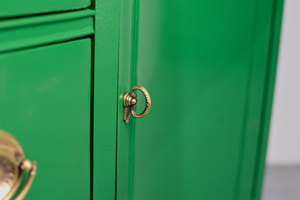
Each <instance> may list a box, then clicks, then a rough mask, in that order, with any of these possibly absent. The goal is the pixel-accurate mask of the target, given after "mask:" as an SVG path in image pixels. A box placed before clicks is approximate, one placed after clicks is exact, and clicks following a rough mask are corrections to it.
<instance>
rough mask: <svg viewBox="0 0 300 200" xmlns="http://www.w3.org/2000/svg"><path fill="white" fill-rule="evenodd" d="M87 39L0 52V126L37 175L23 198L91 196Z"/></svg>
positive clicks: (89, 45)
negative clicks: (15, 139) (30, 163)
mask: <svg viewBox="0 0 300 200" xmlns="http://www.w3.org/2000/svg"><path fill="white" fill-rule="evenodd" d="M90 77H91V41H90V39H82V40H78V41H73V42H65V43H61V44H54V45H49V46H44V47H37V48H32V49H28V50H20V51H16V52H8V53H3V54H1V55H0V112H1V115H0V127H1V129H4V130H6V131H8V132H10V133H11V134H13V135H14V136H15V137H16V138H17V140H18V141H19V142H20V144H21V146H22V147H23V150H24V153H25V156H26V158H28V159H30V160H35V161H37V175H36V178H35V180H34V182H33V185H32V187H31V190H30V191H29V193H28V195H27V197H26V199H30V200H41V199H43V200H48V199H49V200H50V199H51V200H58V199H64V200H67V199H69V200H74V199H83V200H84V199H90V92H91V91H90V84H91V78H90Z"/></svg>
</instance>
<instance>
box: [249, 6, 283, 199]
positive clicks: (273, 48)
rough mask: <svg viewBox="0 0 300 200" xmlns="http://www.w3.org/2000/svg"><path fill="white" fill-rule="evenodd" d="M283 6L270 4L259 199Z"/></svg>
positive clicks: (256, 178) (257, 167) (256, 189)
mask: <svg viewBox="0 0 300 200" xmlns="http://www.w3.org/2000/svg"><path fill="white" fill-rule="evenodd" d="M283 7H284V0H274V2H273V6H272V10H273V13H272V23H271V34H270V44H269V48H268V49H269V51H268V52H269V54H268V62H267V73H266V80H265V82H266V84H265V88H264V101H263V110H262V116H261V117H262V122H261V125H260V134H259V140H258V145H257V156H256V163H255V171H254V179H253V183H254V184H253V188H252V198H253V199H255V200H259V199H260V198H261V191H262V186H263V176H264V170H265V160H266V151H267V144H268V136H269V127H270V121H271V111H272V101H273V94H274V86H275V78H276V66H277V59H278V51H279V43H280V42H279V41H280V33H281V31H280V30H281V23H282V13H283Z"/></svg>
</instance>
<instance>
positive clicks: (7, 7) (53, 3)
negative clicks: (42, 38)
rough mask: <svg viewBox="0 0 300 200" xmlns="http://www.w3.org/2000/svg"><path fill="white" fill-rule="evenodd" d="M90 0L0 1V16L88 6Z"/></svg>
mask: <svg viewBox="0 0 300 200" xmlns="http://www.w3.org/2000/svg"><path fill="white" fill-rule="evenodd" d="M90 4H91V1H90V0H81V1H77V0H63V1H61V0H43V1H40V0H30V1H23V0H13V1H12V0H4V1H0V17H1V18H2V17H15V16H22V15H32V14H39V13H49V12H58V11H65V10H75V9H82V8H87V7H89V6H90Z"/></svg>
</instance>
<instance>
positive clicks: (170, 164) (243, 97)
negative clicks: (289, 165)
mask: <svg viewBox="0 0 300 200" xmlns="http://www.w3.org/2000/svg"><path fill="white" fill-rule="evenodd" d="M282 8H283V0H265V1H259V0H245V1H240V0H229V1H222V0H212V1H204V0H187V1H174V0H172V1H171V0H122V1H121V0H94V1H89V0H81V1H78V0H65V1H59V0H52V1H49V0H45V1H37V0H28V1H26V3H24V2H23V1H20V0H15V1H1V3H0V129H2V130H5V131H6V132H9V133H11V134H12V135H13V136H14V137H15V138H16V139H17V140H18V141H19V143H20V145H21V146H22V149H23V150H24V153H25V157H26V158H27V159H29V160H35V161H36V162H37V173H36V176H35V179H34V181H33V184H32V186H31V188H30V190H29V192H28V194H27V196H26V199H28V200H48V199H49V200H50V199H51V200H52V199H55V200H57V199H62V200H67V199H68V200H75V199H79V200H85V199H94V200H98V199H100V200H102V199H103V200H115V199H116V200H220V199H223V200H250V199H251V200H254V199H255V200H259V199H260V193H261V187H262V179H263V172H264V160H265V152H266V146H267V138H268V129H269V122H270V113H271V108H272V97H273V88H274V82H275V72H276V61H277V52H278V46H279V35H280V24H281V15H282ZM135 85H141V86H143V87H144V88H146V89H147V91H148V92H149V94H150V97H151V102H152V104H151V110H150V111H149V110H147V111H149V113H148V114H147V115H146V116H145V117H143V118H135V117H133V116H131V117H130V118H129V120H128V123H126V122H125V121H124V112H125V108H124V96H125V93H126V92H129V91H130V90H131V88H132V87H133V86H135ZM135 93H136V94H137V98H136V99H137V100H138V102H137V104H136V108H133V107H132V108H131V109H133V110H136V112H137V113H141V112H142V111H143V110H144V108H145V107H147V106H149V105H150V104H149V101H145V100H144V99H145V98H144V97H143V96H144V94H143V93H142V92H140V91H135ZM128 113H129V112H128ZM128 113H127V114H128ZM129 116H130V114H129ZM2 143H3V141H2ZM0 145H1V141H0ZM0 150H1V148H0ZM0 154H1V152H0ZM1 155H2V154H1ZM1 155H0V157H1ZM1 159H2V158H1ZM1 159H0V160H1ZM0 164H1V162H0ZM20 169H21V168H20ZM1 170H2V171H1ZM0 171H1V173H0V178H1V181H2V182H1V183H0V193H1V197H2V196H3V195H5V194H4V193H3V191H4V189H3V187H4V182H3V181H4V175H3V174H5V173H4V171H5V169H4V167H3V165H0ZM27 176H28V174H27ZM27 176H26V174H25V177H24V178H23V182H22V184H21V186H20V188H22V187H23V186H24V185H25V186H26V183H25V180H26V178H27ZM20 190H21V189H20ZM16 193H18V192H16Z"/></svg>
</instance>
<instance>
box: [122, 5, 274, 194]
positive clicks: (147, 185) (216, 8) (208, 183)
mask: <svg viewBox="0 0 300 200" xmlns="http://www.w3.org/2000/svg"><path fill="white" fill-rule="evenodd" d="M137 2H139V11H138V13H139V15H135V16H138V20H136V21H139V24H138V26H137V25H133V27H134V28H137V30H138V31H136V32H135V33H134V34H133V35H134V36H136V35H139V36H138V37H137V38H136V41H134V42H133V45H135V44H137V45H138V48H137V53H135V49H134V50H133V51H132V52H133V55H132V57H135V58H133V59H132V60H133V61H132V62H131V66H133V67H132V68H133V69H132V73H131V76H132V77H131V79H132V80H131V82H129V81H127V82H126V83H124V82H125V81H123V82H121V81H122V80H125V79H124V77H122V76H123V74H125V73H120V77H121V78H120V80H121V81H120V83H121V86H120V87H119V88H121V89H120V94H119V95H122V94H124V90H123V88H125V86H126V87H128V85H131V87H132V86H133V85H141V86H143V87H145V88H146V89H147V90H148V92H149V93H150V96H151V100H152V106H151V110H150V112H149V113H148V115H147V116H145V117H144V118H142V119H133V117H131V118H130V122H129V125H125V123H124V121H121V120H123V119H122V118H121V117H122V116H123V113H119V116H121V117H119V131H118V134H119V135H118V156H117V157H118V175H117V178H118V179H117V181H118V182H117V197H118V200H121V199H135V200H140V199H142V200H153V199H155V200H169V199H170V200H171V199H172V200H182V199H195V200H196V199H197V200H198V199H204V200H216V199H226V200H235V199H246V198H239V197H240V196H245V197H247V198H248V199H250V192H251V184H252V179H251V178H252V177H253V172H254V158H253V157H247V158H244V157H243V155H245V152H246V151H247V152H251V153H249V154H251V155H255V152H256V148H257V137H258V135H259V127H260V116H261V113H262V112H261V109H260V108H261V107H262V102H263V95H262V92H260V91H263V88H264V87H265V85H264V84H265V82H264V80H259V81H258V80H255V81H254V82H251V81H252V78H253V77H264V73H265V71H266V70H267V65H266V64H262V65H260V66H259V68H260V70H257V66H256V64H253V63H254V61H255V59H256V58H254V53H255V52H254V50H253V49H254V45H256V42H259V46H260V48H261V49H262V50H263V51H259V53H257V54H255V56H257V57H259V58H261V59H262V60H266V59H267V58H268V54H267V53H266V52H265V49H267V48H268V46H267V44H268V43H267V42H266V43H265V41H268V39H269V38H268V34H269V32H268V29H267V28H265V27H269V24H267V26H265V27H264V28H261V27H259V26H258V27H257V26H256V23H257V21H256V18H257V7H258V6H257V4H258V1H256V0H246V1H239V0H229V1H222V0H213V1H202V0H201V1H197V0H188V1H185V2H184V3H183V2H182V1H169V0H152V1H148V0H139V1H137ZM266 4H268V6H269V7H272V1H268V2H267V3H266ZM268 14H269V15H271V13H268ZM266 16H267V15H266ZM266 18H267V17H266ZM263 19H264V18H263ZM259 20H260V19H258V21H259ZM132 21H134V20H132ZM269 23H270V22H269ZM259 28H261V29H259ZM265 29H266V30H265ZM256 31H258V32H259V31H265V32H263V34H265V35H264V37H263V39H262V40H256V38H255V37H256V35H255V32H256ZM259 33H260V34H258V35H259V36H260V35H261V32H259ZM121 42H122V40H121ZM121 44H122V43H121ZM133 48H135V47H133ZM120 50H121V53H122V49H121V48H120ZM125 52H126V53H127V52H128V51H124V55H126V54H125ZM258 54H259V55H258ZM122 55H123V54H122ZM122 55H121V56H122ZM135 59H136V60H137V64H136V63H135V62H136V61H135ZM120 61H122V59H120ZM120 63H121V65H120V66H121V67H120V72H124V70H123V67H122V62H120ZM134 68H136V70H135V69H134ZM254 72H255V73H254ZM135 76H137V81H135V80H134V79H135ZM122 84H123V85H122ZM253 85H254V87H252V86H253ZM253 88H255V89H254V91H253ZM250 92H251V95H252V96H251V98H249V97H250ZM136 93H137V94H138V104H137V112H138V113H140V112H142V111H143V109H144V105H145V103H144V102H143V99H144V98H143V95H142V94H141V93H139V92H136ZM250 99H256V100H255V103H254V104H253V102H251V103H252V107H251V106H249V101H250ZM120 102H121V101H120ZM253 105H254V106H253ZM120 107H121V106H120ZM252 110H254V111H253V112H252ZM250 111H251V119H249V118H248V113H249V112H250ZM249 127H250V129H252V130H253V131H252V132H251V135H252V137H251V142H252V144H253V145H251V147H249V146H248V147H249V148H247V149H246V148H245V146H246V145H245V144H246V143H247V142H246V141H247V140H249V138H246V132H247V131H248V129H249ZM245 138H246V139H247V140H246V139H245ZM124 152H125V153H124ZM124 155H126V156H127V157H126V159H125V158H124ZM243 159H245V160H246V159H248V160H247V162H246V163H248V168H247V171H243V172H242V169H243V167H244V165H243V162H242V161H243ZM124 160H125V161H124ZM126 162H127V163H126ZM242 173H247V178H245V179H242V178H241V177H242V176H241V175H242ZM248 174H249V175H248ZM124 177H125V178H124ZM240 185H246V186H245V187H246V189H245V190H240Z"/></svg>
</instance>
